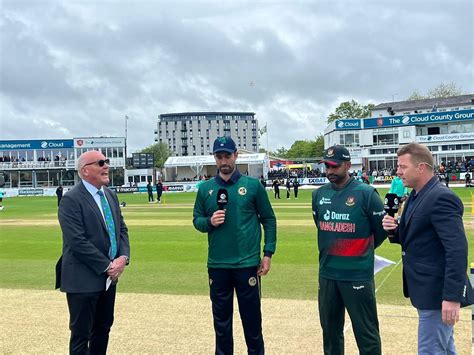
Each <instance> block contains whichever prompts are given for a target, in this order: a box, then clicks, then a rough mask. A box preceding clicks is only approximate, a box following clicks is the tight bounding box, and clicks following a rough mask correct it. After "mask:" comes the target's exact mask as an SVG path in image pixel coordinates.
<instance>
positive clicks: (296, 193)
mask: <svg viewBox="0 0 474 355" xmlns="http://www.w3.org/2000/svg"><path fill="white" fill-rule="evenodd" d="M293 191H295V198H298V188H297V187H295V188H293Z"/></svg>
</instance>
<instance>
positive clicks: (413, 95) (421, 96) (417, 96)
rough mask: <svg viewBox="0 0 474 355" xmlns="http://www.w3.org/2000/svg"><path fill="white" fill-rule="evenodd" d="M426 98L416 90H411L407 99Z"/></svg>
mask: <svg viewBox="0 0 474 355" xmlns="http://www.w3.org/2000/svg"><path fill="white" fill-rule="evenodd" d="M423 99H426V97H425V96H423V95H421V94H420V93H419V92H418V91H413V92H412V94H411V95H410V96H408V99H407V101H415V100H423Z"/></svg>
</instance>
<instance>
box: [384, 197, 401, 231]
mask: <svg viewBox="0 0 474 355" xmlns="http://www.w3.org/2000/svg"><path fill="white" fill-rule="evenodd" d="M399 207H400V198H399V197H398V196H397V194H386V195H385V200H384V203H383V208H384V210H385V212H386V213H387V214H388V215H389V216H392V217H395V213H397V212H398V209H399ZM388 234H389V235H393V234H394V231H389V232H388Z"/></svg>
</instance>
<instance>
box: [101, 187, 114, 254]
mask: <svg viewBox="0 0 474 355" xmlns="http://www.w3.org/2000/svg"><path fill="white" fill-rule="evenodd" d="M97 194H98V195H99V196H100V204H101V205H102V211H103V212H104V217H105V224H106V225H107V231H108V232H109V238H110V249H109V258H110V260H114V259H115V256H116V255H117V239H116V238H115V223H114V217H113V216H112V210H111V209H110V205H109V203H108V202H107V199H106V198H105V195H104V192H103V191H101V190H99V191H97Z"/></svg>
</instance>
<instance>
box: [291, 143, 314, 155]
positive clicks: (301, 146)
mask: <svg viewBox="0 0 474 355" xmlns="http://www.w3.org/2000/svg"><path fill="white" fill-rule="evenodd" d="M315 151H316V141H311V140H297V141H295V142H294V143H293V144H292V145H291V147H290V149H289V150H288V153H287V154H286V157H287V158H314V154H315Z"/></svg>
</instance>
